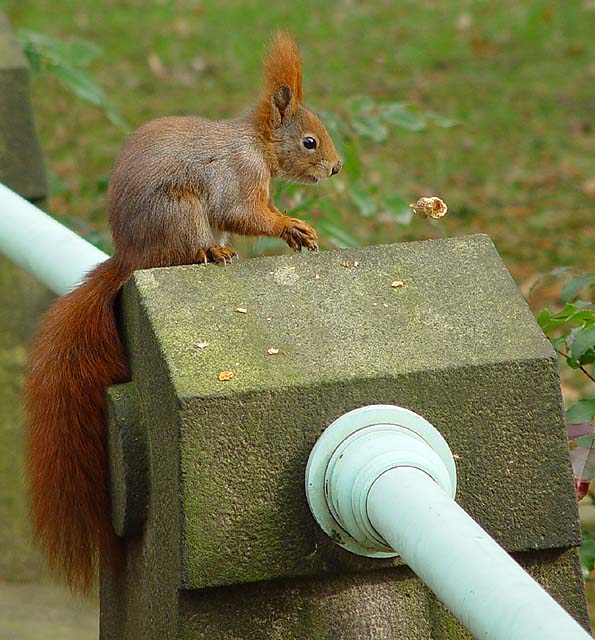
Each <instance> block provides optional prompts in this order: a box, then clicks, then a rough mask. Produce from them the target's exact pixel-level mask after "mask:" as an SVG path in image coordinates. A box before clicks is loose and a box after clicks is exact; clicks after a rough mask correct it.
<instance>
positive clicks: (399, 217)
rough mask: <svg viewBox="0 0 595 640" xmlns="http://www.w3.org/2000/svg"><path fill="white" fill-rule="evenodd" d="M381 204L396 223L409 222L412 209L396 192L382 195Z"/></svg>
mask: <svg viewBox="0 0 595 640" xmlns="http://www.w3.org/2000/svg"><path fill="white" fill-rule="evenodd" d="M382 204H383V205H384V207H385V209H386V212H387V213H388V214H389V215H390V217H391V218H392V219H393V220H394V221H395V222H397V223H398V224H402V225H407V224H409V223H410V222H411V218H412V217H413V211H412V210H411V207H410V206H409V203H408V202H407V200H405V198H403V196H399V195H397V194H392V195H388V196H383V198H382Z"/></svg>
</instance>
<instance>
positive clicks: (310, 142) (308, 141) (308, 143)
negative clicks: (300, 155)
mask: <svg viewBox="0 0 595 640" xmlns="http://www.w3.org/2000/svg"><path fill="white" fill-rule="evenodd" d="M302 144H303V145H304V147H306V149H316V140H314V138H311V137H310V136H307V137H306V138H304V139H303V140H302Z"/></svg>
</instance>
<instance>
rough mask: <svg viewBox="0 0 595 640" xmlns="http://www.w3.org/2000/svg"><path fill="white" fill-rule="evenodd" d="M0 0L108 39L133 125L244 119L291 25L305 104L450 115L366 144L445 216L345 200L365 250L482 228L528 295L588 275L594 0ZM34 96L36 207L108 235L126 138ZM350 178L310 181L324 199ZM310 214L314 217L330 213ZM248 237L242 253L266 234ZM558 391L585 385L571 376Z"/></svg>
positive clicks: (89, 115)
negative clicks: (171, 118) (278, 39)
mask: <svg viewBox="0 0 595 640" xmlns="http://www.w3.org/2000/svg"><path fill="white" fill-rule="evenodd" d="M3 9H4V10H5V11H6V13H7V15H8V17H9V19H10V20H11V22H12V24H13V27H14V28H15V30H18V29H30V30H33V31H37V32H40V33H42V34H45V35H48V36H53V37H57V38H63V39H67V38H70V37H76V38H82V39H84V40H87V41H90V42H92V43H95V44H96V45H98V46H100V47H101V48H102V50H103V53H102V55H101V56H100V57H99V58H98V59H97V60H96V61H95V62H94V63H93V64H92V66H91V68H90V73H91V74H92V75H93V77H94V78H95V79H96V80H97V82H98V83H99V84H100V85H101V86H102V87H103V88H104V90H105V93H106V95H107V96H108V98H109V100H110V102H111V103H112V104H113V105H114V107H115V108H116V109H117V110H118V111H119V112H120V113H121V114H122V116H123V117H124V118H125V120H126V121H127V122H128V123H129V124H130V126H131V127H132V128H135V127H137V126H138V125H140V124H141V123H142V122H144V121H145V120H148V119H151V118H154V117H157V116H162V115H167V114H186V113H197V114H200V115H203V116H206V117H210V118H226V117H233V116H235V115H239V114H240V113H241V112H243V111H244V110H245V109H246V108H247V107H249V106H250V105H251V104H253V103H254V102H255V100H256V98H257V95H258V92H259V89H260V83H261V75H260V74H261V71H260V59H261V57H262V53H263V46H264V43H266V41H267V40H268V39H269V38H270V36H271V35H272V34H273V33H274V31H275V29H276V28H278V27H282V28H288V29H289V30H290V31H291V32H292V33H293V35H294V36H295V38H296V40H297V41H298V43H299V44H300V47H301V50H302V55H303V63H304V88H305V101H306V103H307V104H308V105H309V106H311V107H312V108H314V109H315V110H321V111H326V112H331V113H337V114H339V115H342V114H344V113H345V105H346V104H347V103H348V101H349V99H350V98H352V97H353V96H356V95H367V96H370V97H372V98H374V99H375V100H388V101H394V100H398V101H404V102H407V103H411V104H412V105H416V106H417V107H418V108H419V109H420V110H423V111H434V112H438V113H440V114H442V115H444V116H447V117H449V118H454V119H456V120H457V121H458V122H459V125H458V126H456V127H452V128H447V129H445V128H440V127H437V126H429V127H428V128H427V129H425V130H423V131H420V132H414V131H406V130H403V129H395V130H394V131H391V134H390V137H389V139H388V140H387V141H386V142H383V143H377V142H375V141H374V140H372V139H370V138H366V137H365V136H364V137H361V139H359V154H360V160H361V164H362V174H363V175H364V176H365V179H366V181H367V182H368V183H369V184H370V185H372V188H373V189H375V190H377V191H378V193H381V194H387V195H390V194H392V193H395V194H398V195H400V196H402V197H404V198H406V199H407V201H409V202H414V201H415V200H416V199H417V198H418V197H419V196H421V195H438V196H440V197H442V198H443V199H444V200H446V201H447V203H448V205H449V214H448V215H447V217H446V218H444V219H442V220H441V221H438V222H428V221H425V220H420V219H417V218H414V219H413V220H412V221H411V222H410V223H409V224H399V222H397V221H396V220H395V219H394V217H391V216H389V215H386V214H384V213H383V212H382V211H378V212H376V213H375V215H373V216H368V217H366V216H362V215H361V212H360V211H359V210H358V208H357V207H356V206H353V207H346V208H345V210H344V211H343V212H342V216H343V224H344V225H345V226H346V227H347V228H348V229H349V231H350V234H351V235H352V236H354V237H355V238H357V239H358V240H359V242H360V243H361V244H372V243H389V242H397V241H402V240H415V239H425V238H435V237H444V236H451V235H457V234H467V233H478V232H480V233H487V234H489V235H490V236H491V237H492V238H493V239H494V241H495V243H496V246H497V247H498V249H499V251H500V253H501V255H502V257H503V259H504V261H505V262H506V264H507V266H508V268H509V269H510V271H511V273H512V274H513V277H514V278H515V280H516V282H517V283H518V285H519V286H520V287H521V290H522V291H523V292H524V293H525V294H528V293H529V290H530V287H531V285H532V283H533V282H534V281H535V278H536V277H537V276H538V275H539V274H543V273H547V272H549V271H551V270H552V269H554V268H556V267H560V266H569V265H570V266H573V267H576V269H577V270H578V271H584V270H587V269H589V268H590V269H591V270H592V269H593V264H594V255H595V215H594V213H593V204H594V200H595V165H594V163H593V157H594V156H593V154H594V152H595V144H594V131H593V127H594V122H593V115H594V113H595V91H594V88H593V87H594V86H595V38H594V34H595V1H594V0H568V1H566V2H546V1H536V0H528V1H526V2H514V1H512V0H501V1H500V2H486V1H480V0H473V1H471V0H470V1H467V2H464V1H461V2H438V1H426V2H413V1H411V0H401V1H400V2H395V1H394V0H390V1H389V0H376V1H374V2H356V1H355V0H335V1H334V2H332V3H331V2H318V1H313V0H306V1H304V2H300V3H289V2H277V3H270V2H263V1H256V0H251V1H247V2H234V1H232V0H223V1H218V2H215V1H213V0H211V1H205V2H201V1H199V0H177V1H171V0H127V1H120V0H92V1H91V0H35V1H27V0H4V2H3ZM32 100H33V106H34V110H35V115H36V124H37V127H38V131H39V135H40V138H41V142H42V146H43V148H44V152H45V155H46V160H47V166H48V170H49V172H50V186H51V194H50V197H49V200H48V202H47V206H46V209H47V210H48V211H49V212H50V213H52V214H53V215H55V216H57V217H59V218H60V219H62V220H63V221H65V222H66V223H67V224H69V225H70V226H71V227H73V228H74V229H75V230H76V231H77V232H79V233H81V234H83V235H85V236H87V237H88V238H89V239H91V240H92V241H96V242H99V243H100V244H103V245H105V244H106V242H107V240H106V239H107V238H108V230H107V222H106V216H105V195H106V188H107V181H108V178H109V173H110V169H111V164H112V162H113V160H114V158H115V156H116V154H117V152H118V150H119V148H120V146H121V144H122V142H123V138H124V134H123V133H122V131H121V130H120V129H118V128H117V127H116V126H114V125H113V124H112V123H111V122H109V121H108V119H107V118H106V117H105V114H104V113H103V112H102V111H100V110H98V109H96V108H93V107H91V106H88V105H86V104H84V103H83V102H81V101H80V100H78V99H77V98H76V97H74V96H73V95H72V94H71V93H70V92H69V91H67V90H66V89H65V88H64V87H63V86H62V84H61V83H60V82H59V80H58V79H57V78H56V77H52V76H43V77H39V78H36V79H35V80H34V81H33V86H32ZM205 143H207V142H205ZM348 180H349V176H348V174H347V173H346V172H344V173H343V174H342V176H341V177H340V179H333V181H330V182H329V183H328V184H324V185H321V186H320V187H312V188H310V187H308V188H307V189H318V190H319V191H317V192H316V193H320V194H321V195H322V197H323V198H325V199H327V200H328V201H330V202H332V201H333V198H336V197H338V195H339V194H340V192H341V191H342V190H344V189H345V188H346V184H347V181H348ZM312 193H314V192H313V191H312ZM306 213H307V214H308V215H309V216H310V219H311V220H312V221H313V222H314V224H315V225H316V224H317V223H320V222H321V221H323V219H324V216H325V212H324V211H323V210H322V209H320V210H312V211H308V212H306ZM324 239H325V238H323V240H324ZM241 246H243V251H242V254H243V255H247V254H250V253H251V252H252V250H254V251H255V252H258V251H259V249H260V248H261V247H262V246H263V245H261V244H259V243H255V242H252V241H251V242H250V244H246V243H244V244H243V245H241ZM326 246H327V248H328V247H331V246H332V242H330V240H329V241H328V242H327V244H326ZM558 292H559V285H558V284H556V283H554V284H552V285H549V284H547V285H546V286H542V287H539V288H538V289H536V290H535V291H533V292H532V294H531V297H530V299H529V302H530V304H531V306H532V308H533V309H534V310H535V311H538V310H539V309H540V308H542V307H543V306H544V305H545V304H551V305H555V302H556V301H557V297H558ZM564 391H565V395H566V397H567V398H568V399H574V398H575V397H577V395H578V393H579V392H580V389H579V390H577V388H576V385H575V379H574V378H573V377H572V376H571V377H569V378H568V379H567V380H565V383H564ZM0 586H1V585H0ZM14 637H17V636H16V635H15V636H14ZM18 637H21V636H18ZM22 637H27V636H24V635H23V636H22ZM31 637H36V638H37V637H41V636H37V635H35V636H31ZM48 637H49V636H48ZM61 637H66V636H61ZM75 637H76V636H75ZM79 637H81V638H83V637H87V636H83V635H80V636H79ZM89 637H91V636H89Z"/></svg>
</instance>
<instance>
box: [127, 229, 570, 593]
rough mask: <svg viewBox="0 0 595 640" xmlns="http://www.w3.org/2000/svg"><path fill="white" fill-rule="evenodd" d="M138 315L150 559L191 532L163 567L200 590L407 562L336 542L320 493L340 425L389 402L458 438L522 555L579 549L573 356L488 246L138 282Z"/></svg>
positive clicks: (467, 477)
mask: <svg viewBox="0 0 595 640" xmlns="http://www.w3.org/2000/svg"><path fill="white" fill-rule="evenodd" d="M123 310H124V316H125V319H126V320H125V334H126V336H127V344H128V350H129V354H130V361H131V368H132V373H133V383H134V384H135V385H136V386H137V388H138V391H139V396H140V398H141V404H142V407H143V414H144V415H145V416H146V421H147V424H146V431H147V438H148V441H149V442H148V447H147V451H148V452H149V454H148V455H149V458H150V460H149V466H150V483H151V488H150V493H151V498H150V504H149V509H148V520H147V525H146V527H147V530H146V533H145V540H144V543H143V544H145V545H149V546H151V545H159V544H161V543H162V541H163V537H164V536H168V535H169V533H168V532H171V530H172V529H171V527H172V526H173V525H175V526H174V529H173V530H174V531H177V532H178V533H176V534H175V535H174V536H171V535H169V537H168V538H167V540H168V548H170V550H171V551H172V553H174V556H175V558H174V557H173V556H170V557H168V558H166V557H164V556H163V555H162V554H160V553H159V552H158V550H157V547H155V549H154V551H153V552H151V553H150V554H149V555H150V557H151V558H153V559H155V561H156V562H157V564H159V563H160V562H162V561H163V562H164V563H169V570H168V571H170V572H171V571H173V572H174V573H175V572H179V578H178V579H179V584H180V585H181V586H183V587H184V588H188V589H190V588H200V587H205V586H217V585H226V584H237V583H242V582H254V581H260V580H268V579H271V578H281V577H292V576H299V575H315V574H319V573H326V572H345V571H347V572H350V571H359V570H362V571H369V570H373V569H377V568H379V567H381V566H388V565H391V564H392V563H394V561H379V560H370V559H364V558H359V557H356V556H352V555H351V554H349V553H347V552H345V551H343V550H342V549H340V548H338V547H337V546H336V545H334V544H333V543H332V541H330V539H328V538H326V536H324V534H322V533H321V532H320V531H319V530H318V527H317V525H316V523H315V522H314V520H313V519H312V517H311V515H310V513H309V510H308V506H307V503H306V499H305V496H304V489H303V482H304V479H303V478H304V475H303V474H304V468H305V465H306V462H307V459H308V455H309V452H310V450H311V448H312V446H313V445H314V443H315V441H316V439H317V437H318V436H319V435H320V433H321V432H322V431H323V430H324V428H325V427H326V426H327V425H328V424H329V423H330V422H332V421H333V420H334V419H336V418H337V417H338V416H339V415H342V414H343V413H344V412H346V411H349V410H350V409H353V408H354V407H357V406H362V405H365V404H372V403H387V404H398V405H401V406H404V407H407V408H409V409H412V410H414V411H416V412H418V413H420V414H421V415H423V416H424V417H425V418H426V419H428V420H429V421H430V422H431V423H432V424H434V425H435V426H436V427H437V428H438V429H439V430H440V431H441V433H442V434H443V435H444V437H445V438H446V440H447V441H448V442H449V444H450V446H451V449H452V450H453V452H454V453H455V454H456V458H457V466H458V474H459V492H458V501H459V502H460V503H461V504H462V506H463V507H464V508H465V509H467V511H468V512H469V513H470V514H471V515H472V516H473V517H475V518H476V519H477V520H478V521H479V522H480V524H481V525H482V526H484V528H486V529H487V531H488V532H489V533H490V534H492V535H493V536H494V537H495V538H496V539H497V540H498V541H499V542H500V543H501V544H503V545H504V546H505V548H507V549H508V550H510V551H526V550H534V549H548V548H565V547H569V546H573V545H577V544H578V543H579V540H580V533H579V526H578V520H577V510H576V503H575V498H574V492H573V484H572V474H571V469H570V465H569V456H568V446H567V440H566V436H565V432H564V428H563V422H562V408H561V398H560V391H559V381H558V373H557V362H556V357H555V354H554V352H553V350H552V348H551V346H550V345H549V343H548V341H547V340H546V338H545V337H544V335H543V333H542V332H541V330H540V329H539V327H538V326H537V324H536V322H535V320H534V318H533V316H532V314H531V312H530V310H529V309H528V307H527V305H526V303H525V301H524V300H523V299H522V297H521V295H520V294H519V292H518V290H517V288H516V286H515V284H514V282H513V281H512V279H511V277H510V275H509V274H508V272H507V271H506V269H505V267H504V265H503V264H502V261H501V260H500V258H499V256H498V254H497V252H496V250H495V248H494V246H493V244H492V242H491V240H490V239H489V238H488V237H486V236H469V237H462V238H452V239H448V240H436V241H426V242H416V243H404V244H397V245H388V246H380V247H368V248H365V249H351V250H344V251H329V252H322V253H320V254H308V255H293V256H286V257H277V258H262V259H255V260H243V261H238V262H236V263H234V264H233V265H226V266H223V265H208V266H206V267H205V266H188V267H178V268H170V269H154V270H149V271H144V272H137V273H136V274H135V276H134V278H133V279H132V281H131V282H130V283H129V284H128V285H127V286H126V289H125V293H124V297H123ZM224 371H225V372H232V374H233V376H231V375H223V376H221V375H220V374H221V372H224ZM222 377H223V378H226V377H231V378H232V379H230V380H222V379H221V378H222ZM172 414H173V415H172ZM159 416H162V418H159ZM165 425H168V426H165ZM178 536H179V537H178Z"/></svg>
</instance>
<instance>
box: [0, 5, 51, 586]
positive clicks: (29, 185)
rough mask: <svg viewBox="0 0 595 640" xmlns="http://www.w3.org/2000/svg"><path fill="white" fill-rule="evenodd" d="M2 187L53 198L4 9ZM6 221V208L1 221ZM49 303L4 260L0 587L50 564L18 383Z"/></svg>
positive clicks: (0, 278)
mask: <svg viewBox="0 0 595 640" xmlns="http://www.w3.org/2000/svg"><path fill="white" fill-rule="evenodd" d="M0 183H3V184H6V185H8V186H10V187H11V188H12V189H14V190H16V191H17V192H18V193H19V194H20V195H21V196H23V197H24V198H27V199H28V200H32V201H35V202H37V203H39V202H40V201H42V200H43V199H44V198H45V196H46V195H47V190H46V180H45V171H44V162H43V155H42V152H41V149H40V146H39V142H38V140H37V135H36V133H35V129H34V125H33V111H32V108H31V99H30V95H29V67H28V65H27V61H26V59H25V57H24V55H23V53H22V51H21V49H20V48H19V46H18V43H17V42H16V39H15V37H14V34H13V33H12V31H11V29H10V25H9V24H8V21H7V19H6V17H5V15H4V13H3V12H2V10H1V9H0ZM6 215H7V212H6V210H5V209H4V208H3V206H2V205H0V219H4V218H5V216H6ZM0 226H1V224H0ZM31 250H32V248H31ZM50 299H51V296H50V294H49V291H48V290H47V289H46V288H45V287H44V286H43V285H41V284H39V283H38V282H36V281H35V280H34V278H33V277H32V276H30V275H28V274H26V273H24V272H23V271H22V270H21V269H20V268H19V267H17V266H16V265H13V264H12V263H11V262H9V261H8V260H6V259H4V257H3V256H0V450H1V451H2V452H3V465H0V466H1V467H2V468H0V549H2V553H1V554H0V581H10V580H17V581H19V582H21V581H24V580H35V579H38V578H39V577H40V576H45V575H46V569H45V562H44V560H43V559H42V558H41V556H40V554H39V552H38V551H37V550H36V549H34V548H33V546H32V544H31V531H30V525H29V518H28V508H27V504H26V500H25V487H24V473H23V450H22V448H23V445H22V440H23V435H22V433H23V432H22V410H21V397H20V396H21V389H20V380H21V379H22V371H23V368H24V360H25V345H26V343H27V341H28V340H29V337H30V336H31V333H32V332H33V331H34V329H35V326H36V324H37V322H38V320H39V316H40V315H41V313H42V312H43V311H44V310H45V309H47V307H48V304H49V302H50Z"/></svg>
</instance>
